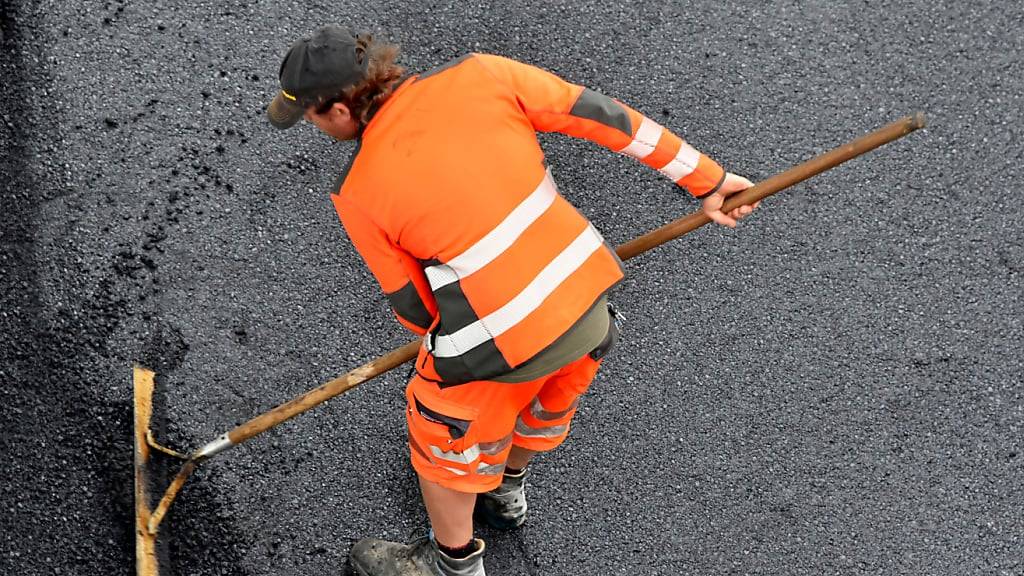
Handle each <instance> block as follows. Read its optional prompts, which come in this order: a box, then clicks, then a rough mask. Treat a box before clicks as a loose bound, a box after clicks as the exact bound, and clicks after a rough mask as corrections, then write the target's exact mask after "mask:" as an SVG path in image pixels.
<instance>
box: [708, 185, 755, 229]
mask: <svg viewBox="0 0 1024 576" xmlns="http://www.w3.org/2000/svg"><path fill="white" fill-rule="evenodd" d="M753 185H754V183H753V182H751V181H750V180H747V179H746V178H744V177H743V176H737V175H735V174H733V173H732V172H727V173H726V174H725V180H724V181H723V182H722V185H721V186H720V187H719V188H718V190H717V191H716V192H715V193H714V194H712V195H710V196H708V197H707V198H705V199H704V213H705V214H707V215H708V218H711V219H712V220H714V221H715V222H717V223H719V224H721V225H722V226H728V227H729V228H735V227H736V221H737V220H740V219H741V218H744V217H746V216H747V215H748V214H750V213H751V212H753V211H754V209H756V208H757V207H758V206H759V205H760V204H761V202H760V201H758V202H754V203H753V204H748V205H746V206H740V207H739V208H736V209H734V210H732V211H730V212H729V213H728V214H726V213H725V212H722V204H724V203H725V199H726V198H728V197H729V196H732V195H733V194H735V193H737V192H740V191H742V190H746V189H747V188H750V187H751V186H753Z"/></svg>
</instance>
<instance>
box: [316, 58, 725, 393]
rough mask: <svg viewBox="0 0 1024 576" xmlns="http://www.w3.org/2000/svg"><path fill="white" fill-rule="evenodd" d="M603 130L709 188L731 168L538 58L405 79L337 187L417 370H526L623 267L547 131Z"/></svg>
mask: <svg viewBox="0 0 1024 576" xmlns="http://www.w3.org/2000/svg"><path fill="white" fill-rule="evenodd" d="M537 130H542V131H558V132H563V133H565V134H569V135H571V136H577V137H582V138H587V139H589V140H592V141H594V142H597V143H599V144H602V145H604V146H607V147H609V148H611V149H613V150H616V151H619V152H622V153H624V154H628V155H630V156H633V157H635V158H637V159H639V160H640V161H641V162H644V163H645V164H647V165H649V166H651V167H653V168H655V169H658V170H660V171H661V172H662V173H663V174H665V175H666V176H667V177H669V178H670V179H672V180H673V181H674V182H676V183H677V184H679V185H680V186H685V187H687V188H688V189H689V190H690V192H691V193H692V194H693V195H695V196H703V195H706V194H708V193H710V192H711V191H712V190H713V189H715V188H716V187H717V186H718V185H719V184H720V183H721V181H722V179H723V177H724V171H723V170H722V169H721V167H719V166H718V165H717V164H716V163H714V162H713V161H712V160H710V159H709V158H707V157H706V156H704V155H702V154H700V153H699V152H697V151H696V150H694V149H693V148H692V147H690V146H689V145H688V144H686V143H685V142H683V141H682V140H681V139H679V138H678V137H677V136H675V135H673V134H672V133H671V132H669V131H668V130H665V129H663V128H662V127H661V126H659V125H658V124H656V123H654V122H653V121H651V120H650V119H648V118H646V117H644V116H642V115H641V114H639V113H638V112H636V111H634V110H632V109H631V108H629V107H627V106H625V105H623V104H621V103H619V102H617V101H615V100H612V99H610V98H608V97H606V96H603V95H601V94H598V93H597V92H594V91H592V90H587V89H584V88H583V87H581V86H577V85H574V84H570V83H568V82H565V81H563V80H561V79H560V78H558V77H557V76H555V75H553V74H550V73H548V72H545V71H543V70H540V69H538V68H535V67H532V66H529V65H526V64H522V63H519V62H516V61H513V60H509V59H506V58H502V57H498V56H491V55H484V54H470V55H467V56H464V57H463V58H460V59H458V60H455V61H453V62H451V63H449V64H447V65H445V66H442V67H441V68H439V69H436V70H434V71H431V72H428V73H425V74H422V75H420V76H418V77H413V78H410V79H409V80H407V81H405V82H404V83H403V84H402V85H401V86H400V87H399V88H398V89H397V90H396V91H395V93H394V94H393V95H392V96H391V97H390V98H389V99H388V100H387V102H385V104H384V105H383V106H382V107H381V108H380V110H379V111H378V112H377V113H376V115H375V116H374V117H373V119H372V120H371V121H370V123H369V124H368V125H367V127H366V129H365V130H364V131H363V134H362V138H361V141H360V145H359V148H358V149H357V152H356V154H355V155H354V157H353V160H352V162H351V164H350V166H349V168H348V173H347V175H343V180H342V184H341V186H340V188H339V190H338V191H336V192H335V193H334V194H333V195H332V200H333V202H334V205H335V208H336V209H337V211H338V214H339V216H340V217H341V220H342V223H343V224H344V226H345V229H346V231H347V232H348V234H349V237H350V238H351V240H352V243H353V245H354V246H355V248H356V249H357V250H358V251H359V253H360V254H361V255H362V256H363V258H364V259H365V260H366V263H367V265H368V266H369V267H370V270H371V271H372V272H373V274H374V276H376V278H377V280H378V281H379V282H380V285H381V287H382V288H383V290H384V292H385V293H386V294H387V295H388V299H389V301H390V303H391V305H392V307H393V308H394V310H395V313H396V315H397V317H398V319H399V321H400V322H401V323H402V324H403V325H405V326H406V327H408V328H409V329H410V330H413V331H414V332H416V333H418V334H421V335H425V338H424V346H423V347H422V348H421V350H420V355H419V358H418V359H417V363H416V368H417V370H418V371H419V372H420V374H421V375H422V376H423V377H424V378H427V379H431V380H436V381H440V382H445V383H459V382H467V381H471V380H486V379H489V378H491V377H494V376H497V375H500V374H502V373H505V372H508V371H510V370H512V369H513V368H516V367H518V366H521V365H522V364H523V363H525V362H527V361H529V360H530V359H531V358H533V357H534V356H536V355H537V354H538V353H539V352H541V351H542V350H543V349H544V348H545V347H547V346H549V345H550V344H551V343H552V342H554V341H555V340H556V339H557V338H558V337H559V336H561V335H562V334H564V333H565V332H567V331H568V330H569V329H570V328H571V327H572V326H573V324H574V323H575V322H576V321H578V320H579V319H580V318H581V317H582V316H583V315H584V314H585V313H586V312H587V310H589V309H590V308H591V306H592V305H593V304H594V303H595V302H596V301H597V299H598V298H600V297H601V295H603V294H604V293H605V292H606V291H607V290H608V289H610V288H611V287H612V286H613V285H615V284H616V283H617V282H618V281H619V280H621V279H622V277H623V272H622V268H621V262H620V261H619V259H618V257H617V256H616V255H615V252H614V250H613V249H612V248H611V247H610V246H608V245H607V244H606V243H605V242H604V239H603V238H602V237H601V235H600V234H599V233H598V232H597V230H596V229H595V228H594V227H593V226H592V225H591V224H590V223H589V222H588V221H587V219H586V218H584V217H583V216H582V215H581V214H580V213H579V212H577V211H576V209H575V208H573V207H572V205H571V204H569V203H568V202H567V201H566V200H565V199H564V198H562V196H561V195H559V194H558V191H557V188H556V186H555V183H554V181H553V180H552V178H551V175H550V174H549V173H548V172H547V170H546V169H545V167H544V156H543V152H542V151H541V149H540V146H539V144H538V142H537V137H536V131H537Z"/></svg>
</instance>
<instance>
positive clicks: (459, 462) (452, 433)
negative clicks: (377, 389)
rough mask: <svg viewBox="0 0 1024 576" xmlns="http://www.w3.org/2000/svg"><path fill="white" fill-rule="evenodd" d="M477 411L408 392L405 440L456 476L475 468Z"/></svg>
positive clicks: (477, 455) (477, 456)
mask: <svg viewBox="0 0 1024 576" xmlns="http://www.w3.org/2000/svg"><path fill="white" fill-rule="evenodd" d="M477 415H478V412H477V411H476V410H475V409H472V408H467V407H464V406H459V405H457V404H452V403H450V402H446V401H444V400H442V399H439V398H434V397H428V396H426V395H417V394H416V393H415V392H411V393H410V394H409V423H410V434H409V436H410V437H409V440H410V444H411V445H412V449H413V450H416V451H417V452H419V454H420V456H422V457H423V458H425V459H426V460H427V461H429V462H431V463H433V464H435V465H437V466H440V467H442V468H444V469H446V470H448V471H450V472H452V473H454V474H457V475H459V476H465V475H466V474H468V473H469V472H471V471H473V470H475V468H476V466H477V461H478V460H479V459H480V446H479V444H478V442H477V431H476V426H474V422H475V420H476V418H477Z"/></svg>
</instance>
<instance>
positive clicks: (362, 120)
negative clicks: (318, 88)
mask: <svg viewBox="0 0 1024 576" xmlns="http://www.w3.org/2000/svg"><path fill="white" fill-rule="evenodd" d="M356 50H362V51H363V52H364V53H365V54H366V56H367V57H368V58H369V59H370V61H369V63H368V64H367V68H366V78H364V79H363V81H362V82H360V83H358V84H355V85H353V86H349V87H348V88H345V89H344V90H342V92H341V94H339V95H337V96H335V97H334V98H331V99H329V100H327V101H325V102H324V103H323V104H321V105H320V106H318V107H317V113H318V114H323V113H324V112H326V111H327V110H329V109H330V108H331V106H333V105H334V103H335V102H341V103H342V104H344V105H345V106H347V107H348V109H349V112H350V113H351V114H352V117H353V118H355V119H356V121H358V122H359V126H360V127H363V126H366V124H367V122H369V121H370V116H371V115H372V114H373V112H375V111H376V110H377V109H378V108H380V106H381V105H382V104H384V102H385V101H386V100H387V99H388V98H389V97H390V96H391V92H392V91H393V90H394V88H395V84H396V83H397V82H396V80H398V79H399V78H401V77H402V74H404V73H405V68H403V67H401V66H399V65H398V64H395V59H396V58H398V52H399V49H398V45H397V44H384V43H377V42H374V40H373V36H371V35H369V34H359V35H358V36H357V37H356Z"/></svg>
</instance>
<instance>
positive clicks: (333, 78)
mask: <svg viewBox="0 0 1024 576" xmlns="http://www.w3.org/2000/svg"><path fill="white" fill-rule="evenodd" d="M356 39H357V36H356V35H355V34H353V33H352V31H351V30H349V29H348V28H343V27H341V26H325V27H323V28H321V29H319V30H317V31H316V33H315V34H314V35H313V37H312V38H303V39H301V40H299V41H298V42H296V43H295V44H292V47H291V48H290V49H289V50H288V54H287V55H286V56H285V57H284V61H283V62H281V70H280V72H279V73H278V76H279V78H280V80H281V91H280V92H278V94H277V96H276V97H274V101H273V102H271V103H270V106H269V107H268V108H267V117H268V118H269V119H270V123H271V124H273V125H274V127H276V128H281V129H284V128H290V127H291V126H294V125H295V123H296V122H298V121H299V119H300V118H302V115H303V114H305V113H306V108H308V107H309V106H318V105H320V104H321V103H323V102H324V101H326V100H329V99H331V98H334V97H336V96H337V95H338V94H340V93H341V91H342V90H344V89H345V88H348V87H349V86H352V85H354V84H357V83H359V81H361V80H362V79H363V78H365V77H366V66H367V64H368V61H369V58H367V56H366V50H365V49H363V48H362V47H360V46H359V44H358V43H357V41H356Z"/></svg>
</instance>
